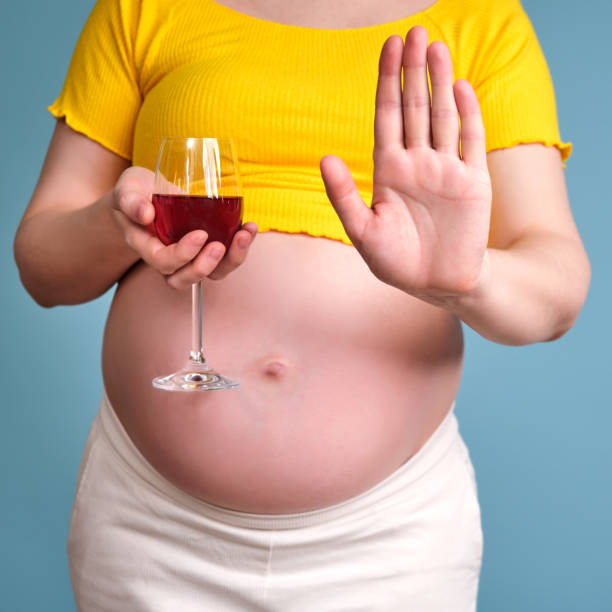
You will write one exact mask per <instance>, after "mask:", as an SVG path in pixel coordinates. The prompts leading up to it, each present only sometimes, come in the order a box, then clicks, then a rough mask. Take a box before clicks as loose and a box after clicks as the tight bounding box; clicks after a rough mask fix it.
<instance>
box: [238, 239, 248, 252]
mask: <svg viewBox="0 0 612 612" xmlns="http://www.w3.org/2000/svg"><path fill="white" fill-rule="evenodd" d="M238 246H239V247H240V248H241V249H246V248H247V247H248V246H249V239H248V238H247V237H246V236H240V238H238Z"/></svg>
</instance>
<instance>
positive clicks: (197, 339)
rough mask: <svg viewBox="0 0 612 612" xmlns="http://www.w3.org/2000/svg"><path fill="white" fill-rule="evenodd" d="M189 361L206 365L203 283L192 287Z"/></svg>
mask: <svg viewBox="0 0 612 612" xmlns="http://www.w3.org/2000/svg"><path fill="white" fill-rule="evenodd" d="M189 359H191V361H194V362H195V363H200V364H202V365H206V359H205V358H204V348H203V346H202V281H200V282H198V283H194V284H193V285H191V353H189Z"/></svg>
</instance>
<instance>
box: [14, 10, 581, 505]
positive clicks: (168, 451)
mask: <svg viewBox="0 0 612 612" xmlns="http://www.w3.org/2000/svg"><path fill="white" fill-rule="evenodd" d="M294 4H295V6H292V5H294ZM429 4H431V3H429ZM412 5H413V6H412ZM412 5H411V3H410V2H408V6H407V4H406V2H402V3H401V6H400V3H388V4H387V5H386V8H387V10H388V11H389V13H388V14H384V15H381V10H380V7H379V6H378V5H376V6H375V5H374V3H372V4H371V5H368V3H364V6H362V7H361V8H360V9H357V8H353V9H352V11H351V17H350V19H349V20H348V21H349V22H348V23H347V20H346V19H345V21H342V15H343V13H342V11H341V10H339V9H338V10H337V11H336V10H331V12H330V10H328V6H327V5H326V4H325V5H324V4H321V5H320V6H319V3H317V2H316V3H313V7H311V8H312V10H311V11H310V12H309V13H308V15H305V14H302V13H301V10H300V8H299V6H300V5H299V3H290V2H277V0H268V1H267V2H256V1H254V0H253V1H247V0H232V1H231V2H227V6H230V7H231V8H234V9H235V10H241V11H243V12H245V13H247V14H249V15H252V16H254V17H259V18H263V19H271V18H272V17H271V16H272V15H277V16H278V18H277V19H275V20H277V21H280V22H281V23H293V24H296V25H305V26H307V27H333V28H341V27H362V26H363V25H368V24H369V23H380V22H382V21H392V20H395V19H399V18H401V17H404V16H405V14H406V12H410V8H411V6H412V8H413V9H414V10H413V11H412V12H416V11H418V10H422V9H423V8H425V6H424V5H427V3H422V2H421V3H417V2H414V3H412ZM351 6H353V5H351ZM340 8H341V7H340ZM315 9H316V10H315ZM395 11H396V12H395ZM382 17H384V18H382ZM381 18H382V19H381ZM317 19H318V20H317ZM362 20H363V23H361V21H362ZM427 65H429V70H430V73H431V79H432V86H433V97H432V101H431V105H430V103H429V96H428V93H427V92H426V76H425V75H426V72H425V71H426V67H427ZM402 66H403V69H404V71H405V74H406V77H407V78H406V79H405V83H406V84H405V88H404V91H401V89H400V73H401V70H402ZM425 99H427V103H426V104H425V103H423V101H424V100H425ZM459 116H460V118H461V123H462V126H463V131H462V132H461V133H460V132H459V130H458V117H459ZM430 134H431V140H430ZM460 139H462V151H463V158H460V157H459V155H458V145H459V142H460ZM374 160H375V170H374V198H373V204H374V206H373V207H372V208H371V209H370V208H368V207H366V206H365V204H364V203H363V202H362V201H361V200H360V199H359V196H358V194H357V192H356V190H355V189H354V184H353V182H352V178H351V176H350V173H349V171H348V169H347V168H346V166H344V164H343V163H342V161H341V160H339V159H337V158H334V157H330V156H328V157H326V158H324V159H323V160H322V161H321V172H322V176H323V179H324V181H325V184H326V189H327V192H328V195H329V197H330V200H331V202H332V204H333V205H334V207H335V209H336V211H337V213H338V215H339V216H340V218H341V220H342V222H343V224H344V226H345V229H346V230H347V233H348V234H349V236H350V237H351V238H352V240H353V242H354V244H355V246H356V248H353V247H348V246H346V245H344V244H342V243H339V242H334V241H331V240H326V239H322V238H311V237H307V236H296V235H287V234H280V233H274V232H268V233H265V234H262V235H259V236H258V237H257V239H256V240H255V241H254V237H255V234H256V228H255V227H254V226H252V225H250V226H248V227H245V228H244V229H243V230H242V231H241V232H239V234H237V235H236V238H235V240H234V242H233V243H232V246H231V248H230V250H229V252H228V253H226V254H225V255H224V256H223V257H222V258H221V259H219V258H218V257H217V258H215V257H214V250H215V248H217V247H219V246H220V245H215V244H214V243H213V244H210V245H207V246H206V247H205V248H204V249H203V250H200V248H201V245H202V244H203V243H204V240H205V236H204V235H203V234H202V233H201V232H192V234H190V235H188V236H186V237H185V238H183V240H181V242H180V243H179V244H178V245H175V246H172V247H164V246H163V245H161V243H159V241H157V239H156V238H154V237H152V236H151V234H150V232H149V231H148V230H147V229H146V226H147V225H148V224H149V223H150V222H151V220H152V218H153V210H152V206H151V204H150V193H151V189H152V175H151V173H150V172H148V171H147V170H144V169H140V168H128V162H126V161H125V160H122V159H121V158H119V157H117V156H115V155H114V154H112V153H110V152H109V151H107V150H105V149H103V148H102V147H100V146H99V145H97V144H96V143H94V142H93V141H91V140H89V139H87V138H86V137H84V136H82V135H80V134H77V133H76V132H74V131H73V130H71V129H70V128H69V127H68V126H66V125H65V124H63V123H60V124H58V126H57V129H56V132H55V134H54V137H53V140H52V142H51V145H50V149H49V154H48V157H47V160H46V162H45V166H44V168H43V171H42V174H41V179H40V181H39V184H38V186H37V189H36V191H35V193H34V196H33V198H32V201H31V203H30V206H29V207H28V210H27V211H26V214H25V215H24V220H23V222H22V224H21V226H20V229H19V232H18V235H17V238H16V242H15V252H16V258H17V261H18V264H19V267H20V272H21V274H22V279H23V282H24V284H25V286H26V287H27V288H28V290H29V291H30V292H31V293H32V295H33V296H34V297H35V299H37V301H39V303H41V304H44V305H47V306H51V305H54V304H60V303H77V302H81V301H85V300H88V299H91V298H93V297H95V296H96V295H99V294H100V293H102V292H103V291H104V290H106V289H107V288H108V287H109V286H111V285H112V284H113V283H114V282H116V281H117V280H119V279H120V282H119V287H118V290H117V292H116V295H115V298H114V301H113V305H112V308H111V312H110V314H109V318H108V322H107V327H106V333H105V341H104V351H103V372H104V381H105V386H106V389H107V392H108V395H109V398H110V400H111V403H112V404H113V407H114V408H115V410H116V412H117V414H118V416H119V417H120V419H121V421H122V422H123V424H124V426H125V427H126V429H127V431H128V433H129V434H130V436H131V437H132V439H133V440H134V442H135V443H136V445H137V446H138V448H139V449H140V450H141V451H142V452H143V454H144V455H145V456H146V457H147V458H148V459H149V461H150V462H151V463H152V464H153V465H154V466H155V467H156V468H157V469H158V470H159V471H160V472H161V473H162V474H164V475H165V476H166V477H167V478H168V479H170V480H171V481H172V482H174V483H175V484H177V485H178V486H180V487H181V488H183V489H184V490H186V491H188V492H190V493H192V494H194V495H196V496H198V497H201V498H203V499H205V500H207V501H210V502H212V503H215V504H219V505H222V506H226V507H230V508H234V509H238V510H244V511H251V512H272V513H277V512H280V513H284V512H297V511H303V510H309V509H313V508H318V507H322V506H326V505H330V504H333V503H336V502H339V501H341V500H344V499H347V498H349V497H351V496H353V495H356V494H358V493H360V492H362V491H364V490H366V489H367V488H369V487H371V486H373V485H374V484H375V483H377V482H379V481H380V480H381V479H382V478H384V477H385V476H387V475H388V474H390V473H391V472H392V471H393V470H394V469H396V468H397V467H398V466H400V465H401V464H402V463H403V462H404V461H406V459H408V458H409V457H410V456H412V455H413V454H414V453H415V452H416V451H417V450H418V449H419V448H420V447H421V446H422V444H423V443H424V442H425V441H426V440H427V438H428V437H429V436H430V435H431V433H432V432H433V431H434V430H435V428H436V427H437V425H438V424H439V423H440V421H441V420H442V419H443V418H444V416H445V414H446V413H447V412H448V410H449V408H450V406H451V404H452V402H453V398H454V397H455V395H456V392H457V388H458V385H459V380H460V375H461V362H462V335H461V328H460V325H459V320H460V319H462V320H464V321H465V322H466V323H468V324H469V325H471V326H472V327H473V328H474V329H476V330H477V331H478V332H479V333H481V334H482V335H484V336H485V337H488V338H491V339H493V340H495V341H498V342H504V343H508V344H524V343H529V342H537V341H545V340H551V339H554V338H556V337H558V336H560V335H562V334H563V333H564V332H565V331H567V329H569V328H570V327H571V325H572V324H573V322H574V320H575V318H576V316H577V314H578V312H579V310H580V307H581V305H582V303H583V301H584V299H585V296H586V291H587V287H588V281H589V266H588V260H587V258H586V255H585V253H584V249H583V247H582V244H581V241H580V238H579V236H578V233H577V231H576V228H575V225H574V222H573V219H572V216H571V212H570V209H569V204H568V201H567V194H566V190H565V183H564V178H563V170H562V164H561V160H560V155H559V153H558V151H557V150H556V149H552V148H545V147H543V146H540V145H526V146H520V147H515V148H513V149H508V150H500V151H494V152H491V153H489V154H488V155H487V154H486V153H485V150H484V139H483V129H482V122H481V119H480V112H479V109H478V102H477V100H476V96H475V94H474V92H473V90H472V88H471V86H470V85H469V84H468V83H467V82H458V83H453V77H452V66H451V63H450V57H449V55H448V50H447V49H446V47H445V45H443V44H442V43H439V42H438V43H434V44H432V45H428V42H427V34H426V32H425V31H424V29H423V28H414V29H413V30H411V31H410V33H409V34H408V36H407V39H406V44H405V45H404V43H403V41H402V40H401V38H399V37H392V38H390V39H389V40H388V41H387V42H386V44H385V46H384V48H383V50H382V53H381V61H380V76H379V86H378V91H377V110H376V122H375V151H374ZM92 168H96V169H101V171H98V172H95V173H93V172H91V169H92ZM419 176H424V177H426V180H422V181H419V180H417V178H416V177H419ZM442 179H444V180H442ZM67 185H68V186H69V187H68V188H67ZM441 207H442V208H441ZM449 219H451V220H452V221H451V222H449ZM94 224H95V227H97V228H99V229H98V231H97V232H95V234H94V235H91V234H90V233H85V232H84V231H83V228H87V227H91V226H92V225H94ZM457 228H458V229H457ZM50 230H52V231H54V233H55V235H56V236H60V237H62V236H63V237H64V238H65V239H64V240H55V241H54V242H53V243H52V244H50V243H47V242H46V241H45V239H44V236H45V235H48V232H49V231H50ZM58 243H62V244H64V245H66V246H64V247H63V248H62V249H57V248H56V247H55V246H54V245H56V244H58ZM448 245H451V246H452V248H450V249H447V248H446V247H448ZM101 254H104V257H101V256H100V255H101ZM221 255H223V253H221ZM84 271H86V272H87V274H84ZM84 277H86V278H84ZM201 278H202V279H206V280H205V324H206V331H205V346H206V347H207V356H208V358H209V360H210V361H211V362H213V363H214V364H215V366H217V367H218V368H219V369H220V370H221V371H224V372H226V373H227V374H228V375H231V376H234V377H236V378H238V379H240V380H241V381H242V383H243V384H242V386H241V387H240V388H239V389H238V390H236V391H232V392H227V393H225V392H224V393H217V394H215V393H212V394H204V395H202V394H193V395H177V394H168V393H163V392H159V391H156V390H154V389H153V388H152V387H151V384H150V380H151V378H152V377H153V376H154V375H158V374H160V373H162V372H166V371H170V370H171V369H175V368H176V365H177V364H180V363H181V362H182V361H183V360H184V359H185V357H186V350H187V348H188V345H189V314H190V311H189V308H190V305H189V294H188V293H187V292H185V291H181V290H182V289H185V288H187V287H188V286H189V285H190V284H191V283H192V282H194V281H195V280H198V279H201ZM208 279H211V280H208ZM212 279H216V280H212ZM561 288H562V289H563V291H562V290H561Z"/></svg>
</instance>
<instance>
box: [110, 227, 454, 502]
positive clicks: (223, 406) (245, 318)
mask: <svg viewBox="0 0 612 612" xmlns="http://www.w3.org/2000/svg"><path fill="white" fill-rule="evenodd" d="M190 298H191V295H190V292H183V293H178V292H175V291H173V290H171V289H169V288H168V287H167V286H166V285H165V283H164V281H163V279H162V278H161V277H160V276H159V275H158V274H157V273H156V272H154V271H153V270H151V269H150V268H148V267H147V266H146V265H144V264H139V265H138V266H137V267H136V268H134V269H133V270H132V271H131V273H130V274H129V275H128V276H127V277H126V278H125V279H124V280H123V281H122V282H121V284H120V286H119V288H118V290H117V292H116V295H115V298H114V300H113V304H112V307H111V311H110V314H109V318H108V322H107V327H106V333H105V338H104V349H103V371H104V382H105V385H106V389H107V393H108V396H109V398H110V401H111V404H112V405H113V407H114V409H115V411H116V412H117V415H118V417H119V419H120V420H121V422H122V423H123V425H124V427H125V428H126V430H127V432H128V434H129V435H130V437H131V438H132V440H133V441H134V443H135V444H136V446H137V447H138V448H139V450H140V451H141V452H142V453H143V455H144V456H145V457H146V458H147V459H148V460H149V462H150V463H151V464H152V465H153V466H154V467H155V468H156V469H157V470H158V471H159V472H160V473H161V474H162V475H164V476H165V477H166V478H167V479H168V480H170V481H171V482H173V483H174V484H175V485H177V486H179V487H180V488H182V489H183V490H185V491H187V492H188V493H191V494H192V495H195V496H196V497H199V498H201V499H204V500H206V501H208V502H210V503H213V504H217V505H220V506H224V507H227V508H232V509H235V510H242V511H247V512H261V513H286V512H300V511H306V510H312V509H315V508H320V507H324V506H328V505H331V504H334V503H338V502H340V501H343V500H345V499H348V498H350V497H352V496H354V495H357V494H359V493H361V492H363V491H365V490H367V489H368V488H370V487H372V486H374V485H375V484H376V483H377V482H379V481H380V480H382V479H383V478H384V477H386V476H387V475H389V474H390V473H391V472H393V471H394V470H395V469H397V468H398V467H399V466H400V465H401V464H402V463H403V462H404V461H406V459H408V458H409V457H410V456H411V455H412V454H414V453H415V452H416V451H417V450H418V449H419V448H420V446H422V444H423V443H424V442H425V441H426V439H427V438H428V437H429V435H431V433H432V432H433V431H434V429H435V428H436V426H437V425H438V424H439V423H440V421H441V420H442V419H443V418H444V416H445V414H446V413H447V411H448V409H449V408H450V406H451V404H452V401H453V398H454V396H455V394H456V391H457V388H458V384H459V377H460V371H461V359H462V335H461V328H460V325H459V323H458V322H457V320H456V319H454V318H453V317H451V316H449V315H448V314H447V313H445V312H444V311H442V310H440V309H437V308H435V307H432V306H429V305H427V304H425V303H423V302H420V301H419V300H416V299H413V298H411V297H409V296H406V295H405V294H403V293H401V292H400V291H398V290H396V289H393V288H391V287H388V286H387V285H384V284H383V283H381V282H379V281H378V280H377V279H375V278H374V277H373V276H372V274H371V273H370V272H369V270H368V269H367V268H366V266H365V264H364V263H363V262H362V260H361V259H360V257H359V255H358V254H357V252H356V251H355V249H353V248H352V247H348V246H346V245H344V244H341V243H339V242H334V241H330V240H326V239H322V238H311V237H307V236H303V235H287V234H278V233H273V232H270V233H265V234H262V235H260V236H258V238H257V240H256V241H255V244H254V245H253V247H252V251H251V253H250V255H249V258H248V260H247V262H246V263H245V264H244V265H243V266H242V267H241V268H240V269H238V270H237V271H236V272H234V273H233V274H232V275H230V276H229V277H228V278H226V279H224V280H222V281H207V282H206V283H205V286H204V348H205V354H206V357H207V359H208V361H209V362H210V363H211V365H213V366H214V367H215V368H217V369H218V370H219V371H220V372H222V373H223V374H225V375H227V376H230V377H232V378H236V379H238V380H239V381H240V382H241V386H240V387H239V388H238V389H235V390H231V391H216V392H204V393H170V392H166V391H160V390H157V389H154V388H153V387H152V385H151V379H152V378H154V377H155V376H158V375H161V374H168V373H170V372H172V371H175V370H177V369H179V368H180V367H181V366H182V364H183V363H184V362H185V360H186V358H187V355H188V352H189V349H190V323H191V310H190V308H191V306H190Z"/></svg>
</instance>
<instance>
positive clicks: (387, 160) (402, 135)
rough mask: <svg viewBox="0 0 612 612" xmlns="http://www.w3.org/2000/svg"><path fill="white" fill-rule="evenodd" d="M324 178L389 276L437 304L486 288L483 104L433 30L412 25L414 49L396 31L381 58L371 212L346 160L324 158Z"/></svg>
mask: <svg viewBox="0 0 612 612" xmlns="http://www.w3.org/2000/svg"><path fill="white" fill-rule="evenodd" d="M428 66H429V74H430V80H431V100H430V94H429V88H428V84H427V67H428ZM402 70H403V74H404V87H403V91H402V85H401V73H402ZM459 118H460V119H461V128H460V127H459ZM321 174H322V177H323V181H324V183H325V187H326V190H327V194H328V197H329V199H330V201H331V203H332V205H333V206H334V208H335V210H336V212H337V214H338V216H339V217H340V220H341V221H342V224H343V225H344V228H345V230H346V233H347V234H348V236H349V238H350V239H351V241H352V242H353V244H354V245H355V247H356V248H357V250H358V251H359V253H360V254H361V256H362V257H363V259H364V260H365V262H366V263H367V264H368V266H369V267H370V269H371V270H372V272H373V273H374V274H375V275H376V276H377V277H378V278H379V279H380V280H382V281H384V282H386V283H388V284H390V285H393V286H395V287H398V288H400V289H402V290H404V291H406V292H407V293H410V294H412V295H415V296H417V297H419V298H422V299H424V300H426V301H429V302H431V303H434V304H443V303H444V301H445V299H446V298H453V297H455V296H461V295H463V294H466V293H468V292H470V291H471V290H472V289H474V288H476V287H477V285H478V283H479V280H480V278H481V276H482V274H483V272H484V271H485V269H486V266H487V251H486V247H487V239H488V233H489V220H490V213H491V181H490V177H489V173H488V170H487V161H486V150H485V135H484V127H483V123H482V117H481V114H480V107H479V105H478V100H477V98H476V94H475V92H474V90H473V89H472V87H471V85H470V84H469V83H468V82H467V81H457V82H456V83H454V84H453V68H452V64H451V59H450V53H449V51H448V48H447V47H446V45H445V44H444V43H442V42H439V41H438V42H434V43H432V44H431V45H429V46H428V41H427V32H426V30H425V29H424V28H422V27H418V26H417V27H415V28H413V29H412V30H410V32H409V33H408V35H407V37H406V44H405V45H404V43H403V41H402V39H401V38H400V37H399V36H392V37H391V38H389V39H388V40H387V41H386V42H385V44H384V46H383V49H382V52H381V55H380V64H379V78H378V88H377V93H376V116H375V123H374V184H373V196H372V206H371V208H369V207H367V206H366V205H365V204H364V202H363V200H362V199H361V198H360V196H359V193H358V192H357V188H356V186H355V183H354V181H353V178H352V176H351V174H350V172H349V170H348V168H347V167H346V166H345V164H344V163H343V162H342V161H341V160H340V159H339V158H337V157H334V156H331V155H330V156H326V157H324V158H323V159H322V160H321Z"/></svg>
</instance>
